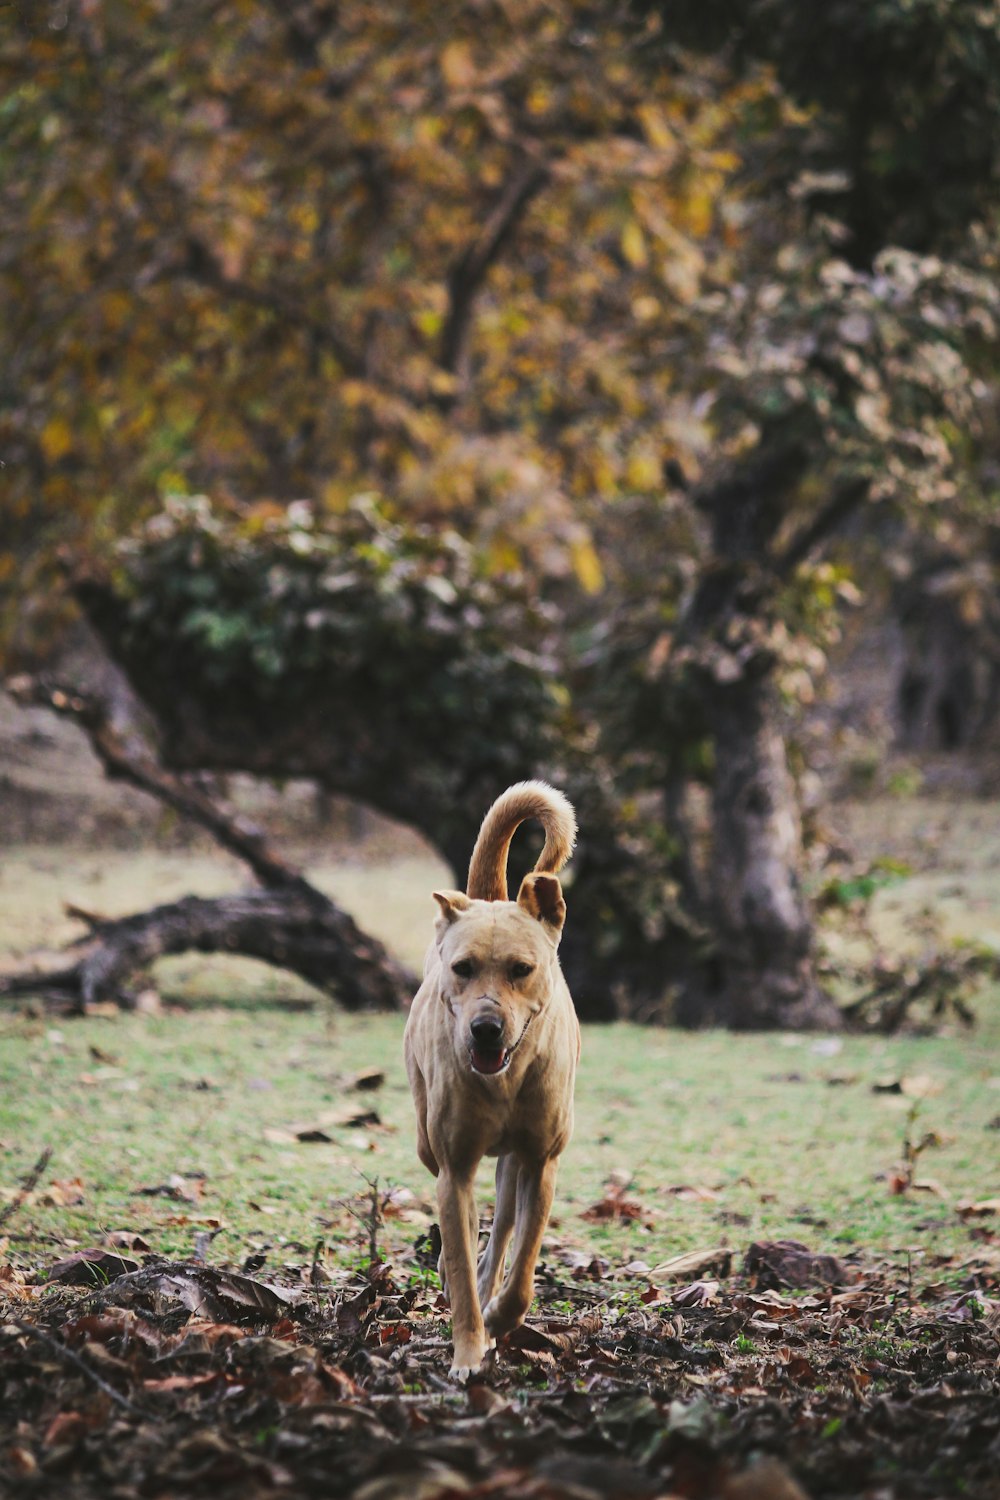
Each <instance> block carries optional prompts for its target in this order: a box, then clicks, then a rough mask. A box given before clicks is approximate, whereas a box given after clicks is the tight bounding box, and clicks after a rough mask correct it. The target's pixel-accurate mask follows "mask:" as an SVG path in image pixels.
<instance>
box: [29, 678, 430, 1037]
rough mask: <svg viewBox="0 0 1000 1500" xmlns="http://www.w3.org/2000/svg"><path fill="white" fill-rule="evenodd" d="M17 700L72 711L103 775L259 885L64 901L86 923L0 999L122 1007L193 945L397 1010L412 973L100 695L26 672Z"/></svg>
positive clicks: (358, 1006) (341, 997)
mask: <svg viewBox="0 0 1000 1500" xmlns="http://www.w3.org/2000/svg"><path fill="white" fill-rule="evenodd" d="M10 687H11V690H12V692H13V693H14V695H15V696H16V697H17V698H19V699H20V700H21V701H29V702H32V703H38V704H42V705H44V706H47V707H49V708H51V709H52V710H53V711H54V712H56V713H59V714H62V715H64V716H66V717H69V718H72V719H73V720H74V721H75V722H76V723H78V724H79V725H80V727H81V728H82V729H83V730H84V731H85V732H86V734H87V735H88V737H89V739H90V742H91V744H92V745H93V747H94V750H95V751H96V753H97V754H98V756H99V757H100V759H101V761H102V763H103V765H104V768H105V770H106V772H107V774H108V776H110V777H113V778H117V779H120V780H124V781H128V782H129V783H130V784H131V785H133V786H136V787H139V788H140V789H141V790H142V791H144V792H148V793H149V794H150V795H151V796H153V797H156V798H157V799H158V800H159V801H161V802H164V803H166V804H167V805H168V806H170V807H172V808H174V809H175V810H176V811H178V812H180V813H182V814H183V815H184V816H186V817H188V818H189V819H190V820H191V821H192V822H195V823H197V824H199V826H200V827H202V828H205V829H207V830H208V831H209V832H210V833H211V834H212V835H213V837H214V838H215V839H216V840H217V841H218V843H220V844H221V845H222V847H223V848H225V849H227V850H228V851H229V852H230V853H232V854H235V855H237V856H238V857H239V858H240V859H242V860H243V861H244V863H246V864H247V865H248V866H249V868H250V869H251V871H252V872H253V874H254V876H255V877H256V878H257V880H258V881H259V882H260V885H261V887H262V889H259V890H250V891H244V892H240V893H238V894H235V895H232V896H222V897H219V898H217V899H215V900H208V899H204V898H202V897H197V896H186V897H184V898H183V900H181V901H176V902H172V903H170V904H169V905H164V906H157V907H153V908H152V909H151V910H149V911H144V912H139V913H136V914H135V915H133V916H127V917H118V918H108V919H105V918H101V917H99V916H97V915H96V914H94V913H92V912H89V911H84V910H83V909H82V908H79V907H76V908H73V909H72V910H73V914H74V915H76V916H78V917H79V918H80V920H81V921H83V922H84V923H85V924H86V926H87V927H88V929H89V931H88V932H87V934H86V935H85V936H84V937H82V938H80V939H78V940H77V941H76V942H75V943H72V944H70V945H69V949H68V950H67V951H68V953H69V954H71V955H73V957H72V959H71V961H70V962H67V961H66V951H64V953H63V955H61V957H60V959H59V961H58V962H57V963H56V964H54V965H50V966H49V967H43V968H40V969H24V970H19V971H17V972H15V973H12V974H8V975H6V976H2V977H0V996H18V995H37V996H39V997H42V998H45V999H47V1000H52V1001H55V1002H56V1003H58V1004H63V1005H66V1006H67V1007H69V1008H70V1009H72V1010H86V1008H87V1007H88V1006H90V1005H92V1004H94V1003H95V1002H97V1001H100V1000H103V999H113V1000H115V1001H116V1002H118V1003H119V1004H128V1003H129V1001H130V995H129V992H128V985H129V982H130V981H131V979H132V978H133V976H134V975H135V974H136V973H138V972H139V971H140V970H142V969H144V968H146V967H148V965H149V964H151V963H152V962H153V961H154V959H157V958H163V957H166V956H167V955H170V954H177V953H186V952H190V951H192V950H194V951H197V952H200V953H228V954H236V953H239V954H243V955H245V956H247V957H249V958H257V959H261V960H263V961H264V962H265V963H269V964H274V965H276V966H277V967H279V968H284V969H290V970H291V971H292V972H293V973H296V974H299V975H301V977H302V978H303V979H306V980H307V981H308V982H309V983H310V984H313V985H315V986H316V987H317V988H319V989H321V990H324V991H326V992H327V993H328V994H331V995H333V996H335V997H336V999H337V1000H338V1001H339V1003H340V1004H341V1005H343V1006H344V1007H345V1009H348V1010H398V1009H400V1008H401V1007H402V1006H403V1005H405V1004H406V1002H407V1001H408V999H409V997H410V996H411V995H412V993H413V990H414V988H415V984H416V981H415V978H414V976H413V975H412V974H411V973H410V972H409V971H408V970H407V969H406V968H404V966H403V965H402V964H400V963H398V962H397V961H396V960H395V959H394V958H393V957H392V955H391V954H390V953H389V952H388V951H387V950H386V948H385V947H384V946H383V944H382V943H380V942H379V941H378V939H377V938H374V937H371V936H370V935H369V934H367V933H365V932H362V930H361V929H360V928H359V927H358V926H357V924H356V923H355V922H354V920H353V919H352V918H351V917H350V916H349V915H348V914H347V912H345V911H343V910H342V909H341V908H340V907H338V906H336V905H335V904H334V903H333V902H332V901H330V900H329V898H328V897H327V896H325V895H324V894H323V893H322V891H319V890H317V889H316V887H315V886H313V885H311V884H310V883H309V881H308V880H306V878H305V877H304V876H303V875H302V874H301V873H300V872H299V871H298V870H297V869H295V868H294V867H293V866H292V865H290V864H288V863H287V862H286V861H285V860H284V859H282V858H281V857H280V856H279V855H278V854H277V853H275V851H274V850H273V849H271V847H270V846H269V844H268V842H267V839H266V837H265V835H264V834H263V833H262V832H261V830H260V829H258V828H257V827H255V826H254V825H253V824H252V823H251V822H250V821H249V820H248V819H245V818H243V817H241V816H240V815H238V814H236V813H232V812H230V811H229V810H227V809H225V808H223V807H221V806H219V805H218V804H216V803H214V802H212V801H211V800H210V799H209V798H208V797H206V796H205V795H204V793H202V792H200V791H198V790H196V789H195V788H193V787H191V786H190V785H188V783H187V782H185V781H184V780H182V779H181V778H180V777H179V776H175V775H172V774H171V773H170V772H168V771H166V770H165V769H164V768H163V767H162V766H161V765H160V764H159V762H158V761H157V760H156V758H155V756H154V755H153V754H152V753H151V751H150V750H149V749H148V748H147V747H146V746H145V745H144V744H140V743H138V742H137V740H136V738H135V737H132V736H129V737H126V735H124V734H122V733H120V732H119V731H118V730H117V729H116V728H115V727H114V726H113V725H112V723H111V717H110V714H109V712H108V710H107V708H106V706H105V705H104V704H103V703H101V702H100V701H99V700H97V699H95V698H92V697H89V696H86V695H84V694H80V693H75V692H72V691H69V690H67V689H66V688H64V687H59V686H55V685H52V684H45V683H42V682H40V681H37V680H36V679H33V678H28V677H24V678H18V679H16V680H15V682H13V683H12V684H10Z"/></svg>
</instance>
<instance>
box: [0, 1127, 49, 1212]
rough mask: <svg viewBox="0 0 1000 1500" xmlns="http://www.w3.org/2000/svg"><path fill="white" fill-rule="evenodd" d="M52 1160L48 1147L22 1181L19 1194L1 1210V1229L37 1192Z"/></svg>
mask: <svg viewBox="0 0 1000 1500" xmlns="http://www.w3.org/2000/svg"><path fill="white" fill-rule="evenodd" d="M51 1160H52V1147H51V1146H46V1148H45V1150H44V1151H43V1152H42V1154H41V1156H40V1157H39V1158H38V1160H37V1161H36V1162H35V1165H34V1166H33V1167H32V1169H31V1171H30V1172H29V1173H28V1175H27V1177H25V1178H23V1179H22V1182H21V1189H20V1192H18V1193H17V1194H16V1195H15V1196H14V1197H13V1198H12V1199H11V1201H10V1202H9V1203H8V1204H7V1206H6V1207H5V1208H3V1209H0V1228H3V1226H4V1224H6V1222H7V1220H8V1219H12V1218H13V1217H14V1215H15V1214H16V1213H17V1211H18V1209H19V1208H20V1207H21V1204H22V1203H23V1202H24V1200H25V1199H26V1198H27V1197H29V1196H30V1194H31V1193H33V1192H34V1191H35V1188H36V1187H37V1186H38V1180H39V1178H40V1177H41V1175H42V1173H43V1172H44V1171H45V1168H46V1167H47V1166H48V1164H49V1162H50V1161H51Z"/></svg>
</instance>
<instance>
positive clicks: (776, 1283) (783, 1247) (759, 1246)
mask: <svg viewBox="0 0 1000 1500" xmlns="http://www.w3.org/2000/svg"><path fill="white" fill-rule="evenodd" d="M743 1271H744V1275H746V1276H750V1277H753V1279H754V1283H755V1285H756V1286H759V1287H764V1288H766V1287H773V1288H776V1289H777V1288H780V1287H783V1286H785V1287H800V1286H813V1285H814V1284H815V1283H817V1282H819V1283H821V1284H822V1285H825V1286H847V1285H848V1284H849V1283H851V1282H853V1281H857V1280H858V1272H857V1271H856V1270H854V1269H852V1268H851V1267H849V1266H846V1265H845V1264H844V1262H843V1261H842V1260H838V1259H837V1257H836V1256H835V1255H816V1254H814V1253H813V1251H811V1250H810V1249H809V1248H808V1246H807V1245H803V1244H801V1243H800V1242H799V1241H798V1240H770V1241H758V1242H756V1243H754V1244H752V1245H751V1246H750V1248H749V1250H748V1251H747V1253H746V1259H745V1261H744V1263H743Z"/></svg>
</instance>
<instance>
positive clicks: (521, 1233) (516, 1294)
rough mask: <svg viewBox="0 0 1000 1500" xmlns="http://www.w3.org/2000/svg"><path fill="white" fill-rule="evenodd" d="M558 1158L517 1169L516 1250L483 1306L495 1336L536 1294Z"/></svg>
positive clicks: (513, 1324) (520, 1316) (515, 1320)
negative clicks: (504, 1276)
mask: <svg viewBox="0 0 1000 1500" xmlns="http://www.w3.org/2000/svg"><path fill="white" fill-rule="evenodd" d="M558 1166H559V1162H558V1158H556V1157H552V1158H550V1159H549V1160H548V1161H543V1162H525V1161H522V1162H521V1163H520V1166H519V1169H518V1173H517V1220H516V1227H515V1231H514V1254H513V1257H512V1259H511V1264H510V1270H509V1271H508V1273H507V1279H506V1281H505V1282H504V1284H503V1286H502V1288H501V1289H500V1291H499V1293H498V1294H497V1295H496V1296H495V1297H494V1298H493V1299H492V1300H491V1302H490V1303H489V1305H488V1306H487V1307H486V1308H485V1309H484V1312H483V1319H484V1322H485V1324H486V1327H487V1328H488V1330H489V1332H490V1333H491V1334H492V1335H493V1337H494V1338H501V1337H502V1336H503V1335H504V1334H505V1333H510V1331H511V1329H512V1328H516V1327H517V1326H518V1324H519V1323H523V1322H524V1318H525V1314H526V1313H527V1311H528V1308H529V1307H530V1306H531V1299H532V1297H533V1296H534V1295H535V1265H536V1263H537V1261H538V1252H539V1250H540V1249H541V1248H542V1236H543V1234H544V1233H545V1226H546V1224H547V1223H548V1222H549V1210H550V1209H551V1207H552V1199H553V1196H554V1194H555V1187H556V1171H557V1169H558Z"/></svg>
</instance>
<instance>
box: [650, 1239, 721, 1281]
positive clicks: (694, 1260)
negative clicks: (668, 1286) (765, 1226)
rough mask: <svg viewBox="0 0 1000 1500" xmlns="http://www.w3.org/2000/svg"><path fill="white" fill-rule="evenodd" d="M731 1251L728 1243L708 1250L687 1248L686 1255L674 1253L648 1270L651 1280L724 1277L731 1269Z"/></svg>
mask: <svg viewBox="0 0 1000 1500" xmlns="http://www.w3.org/2000/svg"><path fill="white" fill-rule="evenodd" d="M732 1263H733V1252H732V1250H730V1249H729V1247H728V1245H718V1246H715V1247H713V1248H712V1249H710V1250H689V1251H688V1252H687V1254H686V1255H675V1256H673V1257H672V1258H671V1259H670V1260H664V1261H661V1262H660V1264H659V1265H658V1266H654V1267H653V1269H652V1271H651V1272H650V1276H651V1278H652V1280H653V1281H683V1280H684V1279H685V1278H686V1277H688V1276H696V1277H697V1276H713V1275H714V1276H718V1277H726V1276H728V1275H729V1272H730V1270H731V1269H732Z"/></svg>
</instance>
